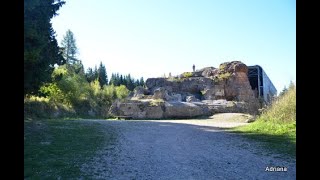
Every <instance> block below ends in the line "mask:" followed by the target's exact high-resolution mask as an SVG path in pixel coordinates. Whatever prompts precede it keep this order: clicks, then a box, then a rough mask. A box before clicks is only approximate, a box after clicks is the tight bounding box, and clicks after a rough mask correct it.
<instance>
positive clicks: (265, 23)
mask: <svg viewBox="0 0 320 180" xmlns="http://www.w3.org/2000/svg"><path fill="white" fill-rule="evenodd" d="M58 13H59V15H58V16H56V17H54V18H53V19H52V20H51V22H52V25H53V28H54V30H55V31H56V38H57V40H58V42H59V44H60V42H61V40H62V37H63V36H64V34H65V33H66V31H67V30H68V29H70V30H71V31H72V32H73V33H74V35H75V38H76V43H77V46H78V49H79V54H78V58H79V59H81V60H82V62H83V64H84V67H85V68H86V69H87V68H88V67H94V66H95V65H97V66H98V65H99V62H100V61H102V62H103V64H105V65H106V69H107V73H108V76H109V77H110V76H111V73H115V72H119V73H120V74H128V73H130V74H131V76H133V77H134V78H140V77H141V76H143V77H144V78H145V79H147V78H149V77H160V76H162V75H163V74H166V75H168V74H169V73H170V72H171V74H172V75H177V74H180V73H182V72H186V71H192V65H193V64H195V65H196V69H200V68H203V67H208V66H213V67H219V64H221V63H223V62H227V61H234V60H240V61H242V62H243V63H245V64H247V65H260V66H262V68H263V69H264V70H265V71H266V73H267V74H268V76H269V78H270V79H271V81H272V82H273V83H274V85H275V87H276V88H277V90H278V92H280V91H281V90H282V89H283V87H284V86H288V84H289V82H290V81H293V82H295V80H296V2H295V0H134V1H133V0H92V1H88V0H66V4H65V5H63V6H62V7H61V8H60V10H59V11H58Z"/></svg>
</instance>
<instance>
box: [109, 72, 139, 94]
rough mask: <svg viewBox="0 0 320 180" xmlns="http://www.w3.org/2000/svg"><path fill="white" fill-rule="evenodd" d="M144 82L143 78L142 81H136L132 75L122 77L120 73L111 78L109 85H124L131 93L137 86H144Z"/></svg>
mask: <svg viewBox="0 0 320 180" xmlns="http://www.w3.org/2000/svg"><path fill="white" fill-rule="evenodd" d="M144 84H145V83H144V80H143V77H141V78H140V80H138V79H137V80H135V79H134V78H132V77H131V75H130V74H128V75H124V76H123V75H120V74H119V73H116V74H112V75H111V78H110V82H109V85H114V86H120V85H124V86H126V87H127V89H129V90H130V91H133V89H134V88H135V87H137V86H144Z"/></svg>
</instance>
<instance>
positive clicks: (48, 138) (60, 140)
mask: <svg viewBox="0 0 320 180" xmlns="http://www.w3.org/2000/svg"><path fill="white" fill-rule="evenodd" d="M113 139H114V137H113V135H112V134H110V135H109V136H108V135H106V133H104V132H103V130H102V128H101V127H99V124H98V123H87V122H83V121H81V120H56V119H50V120H41V121H40V120H37V121H28V120H25V122H24V178H25V179H43V178H45V179H46V178H52V179H60V178H62V179H66V178H67V179H70V178H72V179H75V178H79V177H84V178H86V177H89V176H88V175H85V174H83V173H82V172H81V170H80V166H81V165H82V164H83V163H85V162H86V161H88V160H89V159H90V158H91V157H93V156H94V154H95V152H96V151H97V150H98V148H99V147H101V146H102V145H103V144H104V143H108V142H111V141H112V140H113Z"/></svg>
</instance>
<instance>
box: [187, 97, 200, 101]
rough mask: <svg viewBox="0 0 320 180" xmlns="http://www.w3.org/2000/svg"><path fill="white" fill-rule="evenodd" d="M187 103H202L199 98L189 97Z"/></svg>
mask: <svg viewBox="0 0 320 180" xmlns="http://www.w3.org/2000/svg"><path fill="white" fill-rule="evenodd" d="M186 102H200V100H199V99H197V98H196V97H194V96H187V97H186Z"/></svg>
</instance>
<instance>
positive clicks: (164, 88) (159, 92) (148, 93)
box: [109, 61, 276, 119]
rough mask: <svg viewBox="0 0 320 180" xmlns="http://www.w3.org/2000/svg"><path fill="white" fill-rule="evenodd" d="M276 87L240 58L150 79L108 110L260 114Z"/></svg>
mask: <svg viewBox="0 0 320 180" xmlns="http://www.w3.org/2000/svg"><path fill="white" fill-rule="evenodd" d="M274 95H276V89H275V87H274V86H273V84H272V82H271V80H270V79H269V78H268V76H267V75H266V73H265V72H264V71H263V69H262V68H261V67H260V66H258V65H256V66H246V65H245V64H244V63H242V62H240V61H232V62H225V63H222V64H220V66H219V68H214V67H206V68H203V69H200V70H194V71H193V72H184V73H182V74H180V75H178V76H170V77H168V78H149V79H147V80H146V87H145V88H144V87H137V88H135V89H134V92H133V93H132V94H130V95H129V97H128V98H127V99H126V100H125V101H124V102H120V101H116V102H115V103H114V104H113V105H112V106H111V108H110V110H109V113H110V114H112V115H113V116H116V117H120V116H122V117H131V118H133V119H163V118H194V117H200V116H211V115H213V114H215V113H224V112H241V113H249V114H253V115H255V114H257V113H258V109H259V108H261V103H262V102H263V103H270V102H271V100H272V97H273V96H274Z"/></svg>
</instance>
